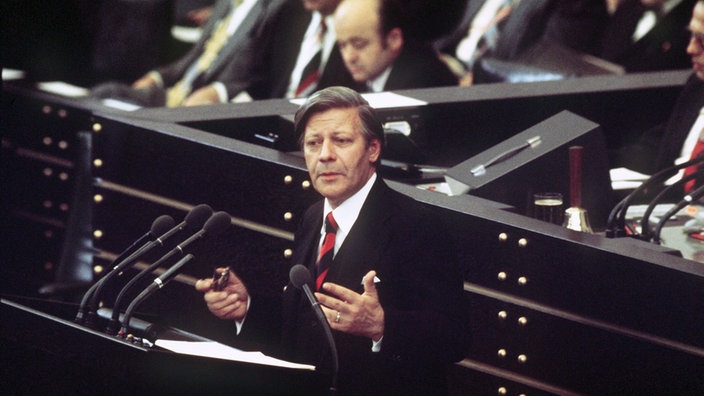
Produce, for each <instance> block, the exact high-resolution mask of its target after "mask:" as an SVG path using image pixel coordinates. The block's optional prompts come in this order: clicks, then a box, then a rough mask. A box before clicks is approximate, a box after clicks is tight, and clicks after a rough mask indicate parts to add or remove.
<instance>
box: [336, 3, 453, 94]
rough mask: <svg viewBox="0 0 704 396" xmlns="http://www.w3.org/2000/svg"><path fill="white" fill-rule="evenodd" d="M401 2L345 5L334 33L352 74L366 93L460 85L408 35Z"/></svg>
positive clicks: (429, 51) (430, 50)
mask: <svg viewBox="0 0 704 396" xmlns="http://www.w3.org/2000/svg"><path fill="white" fill-rule="evenodd" d="M407 22H408V20H407V19H406V18H405V10H404V8H403V4H402V3H401V0H343V1H342V3H341V4H340V5H339V6H338V8H337V11H336V12H335V33H336V35H337V44H338V47H339V48H340V52H341V53H342V58H343V59H344V61H345V66H346V67H347V70H349V72H350V73H351V74H352V77H353V78H354V80H355V81H356V82H357V83H360V84H361V85H362V86H361V87H360V88H359V89H360V90H362V91H370V92H381V91H390V90H398V89H412V88H428V87H438V86H453V85H457V78H456V77H455V75H454V74H453V73H452V71H450V69H449V68H448V67H447V66H446V65H445V64H444V63H443V62H442V61H441V60H440V59H439V57H438V54H437V53H436V52H435V50H434V49H433V48H432V47H431V46H430V45H428V44H426V43H422V42H420V41H419V40H416V39H415V38H414V37H412V36H411V35H408V34H407V33H406V32H407V29H406V25H407Z"/></svg>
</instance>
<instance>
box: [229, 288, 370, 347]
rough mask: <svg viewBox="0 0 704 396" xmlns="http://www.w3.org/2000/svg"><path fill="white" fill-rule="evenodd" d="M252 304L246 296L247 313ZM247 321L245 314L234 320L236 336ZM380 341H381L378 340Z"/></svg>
mask: <svg viewBox="0 0 704 396" xmlns="http://www.w3.org/2000/svg"><path fill="white" fill-rule="evenodd" d="M251 303H252V297H251V296H247V312H249V305H250V304H251ZM245 319H247V314H246V313H245V314H244V317H243V318H242V319H240V320H235V326H236V327H237V335H240V332H241V331H242V325H244V320H245ZM379 341H381V340H379Z"/></svg>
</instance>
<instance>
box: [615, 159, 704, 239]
mask: <svg viewBox="0 0 704 396" xmlns="http://www.w3.org/2000/svg"><path fill="white" fill-rule="evenodd" d="M703 161H704V154H701V155H699V156H697V157H695V158H693V159H691V160H689V161H687V162H683V163H681V164H678V165H674V166H671V167H668V168H665V169H662V170H660V171H658V172H657V173H655V174H653V175H652V176H650V178H648V179H647V180H646V181H644V182H643V183H641V185H640V186H638V187H637V188H636V189H635V190H633V191H632V192H631V193H630V194H628V195H627V196H626V197H625V198H623V199H622V200H621V202H619V203H617V204H616V206H614V207H613V209H612V210H611V212H610V213H609V218H608V220H607V222H606V237H607V238H615V237H622V236H624V231H625V228H626V212H627V211H628V207H629V206H630V205H631V203H632V202H633V200H634V199H635V197H636V196H637V195H638V194H640V193H641V192H643V191H645V190H646V189H648V188H649V187H651V186H652V185H653V184H655V183H656V182H660V181H662V180H663V179H667V178H668V177H670V176H672V175H673V174H675V173H676V171H678V170H680V169H682V168H686V167H688V166H690V165H694V164H697V163H700V162H703Z"/></svg>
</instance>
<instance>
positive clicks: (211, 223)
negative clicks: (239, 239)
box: [203, 211, 231, 235]
mask: <svg viewBox="0 0 704 396" xmlns="http://www.w3.org/2000/svg"><path fill="white" fill-rule="evenodd" d="M230 222H231V217H230V215H229V214H228V213H227V212H222V211H221V212H215V214H213V215H212V216H211V217H210V218H209V219H208V221H206V222H205V225H204V226H203V231H205V233H206V234H207V235H213V234H220V233H221V232H223V231H225V230H226V229H227V227H228V226H229V225H230Z"/></svg>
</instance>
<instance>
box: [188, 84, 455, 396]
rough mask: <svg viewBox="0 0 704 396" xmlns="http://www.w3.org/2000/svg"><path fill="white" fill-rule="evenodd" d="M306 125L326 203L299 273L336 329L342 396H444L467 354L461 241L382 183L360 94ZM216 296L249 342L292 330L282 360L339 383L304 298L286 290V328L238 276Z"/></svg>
mask: <svg viewBox="0 0 704 396" xmlns="http://www.w3.org/2000/svg"><path fill="white" fill-rule="evenodd" d="M294 122H295V129H296V132H297V133H299V136H300V141H301V145H302V149H303V153H304V157H305V161H306V166H307V168H308V171H309V174H310V178H311V181H312V183H313V186H314V187H315V189H316V190H317V191H318V192H319V193H320V194H322V195H323V197H324V198H325V199H324V200H323V201H320V202H318V203H316V204H314V205H313V206H311V207H310V208H309V209H308V210H307V211H306V213H305V214H304V216H303V218H302V221H301V223H300V226H299V229H298V231H297V232H296V235H295V251H294V255H293V260H292V264H303V265H305V266H306V267H308V269H309V270H310V273H311V274H312V282H311V285H310V288H311V289H313V290H314V291H315V296H316V297H317V299H318V301H319V302H320V305H321V307H322V310H323V314H324V316H325V319H326V320H327V323H329V326H330V327H331V329H332V333H333V337H334V340H335V344H336V347H337V350H338V352H339V382H338V386H337V390H338V393H339V394H344V395H376V394H384V395H389V394H403V395H411V394H419V395H420V394H422V395H428V394H433V395H437V394H443V393H444V392H445V391H446V384H445V369H446V368H447V366H448V365H449V364H450V363H452V362H454V361H458V360H460V359H461V358H462V357H463V356H464V355H465V353H466V349H465V348H466V346H465V342H464V340H465V338H466V331H465V326H466V321H467V320H466V309H465V307H464V306H463V302H462V299H463V290H462V288H463V282H462V277H461V275H460V273H459V270H458V267H457V260H456V257H455V253H454V250H453V249H452V242H451V236H450V235H448V234H449V232H444V230H443V228H442V226H441V224H440V221H439V219H438V218H437V217H436V216H434V215H433V213H432V212H430V209H429V208H427V207H425V206H423V205H422V204H420V203H418V202H416V201H414V200H413V199H411V198H409V197H407V196H405V195H402V194H400V193H398V192H395V191H393V190H392V189H391V188H389V187H388V186H387V185H386V184H385V183H384V181H383V180H382V179H381V177H380V176H379V175H378V173H377V168H378V166H379V163H380V156H381V151H382V142H383V138H384V137H383V128H382V126H381V123H380V122H379V121H378V119H377V118H376V116H375V113H374V110H373V109H372V108H371V107H370V106H369V104H368V103H367V102H366V101H365V100H364V99H363V98H362V97H361V96H360V95H359V94H358V93H356V92H355V91H353V90H350V89H347V88H342V87H331V88H327V89H324V90H321V91H318V92H317V93H315V94H313V95H312V96H311V97H310V98H309V99H308V100H307V101H306V103H305V104H303V105H302V106H301V108H300V109H299V110H298V111H297V113H296V116H295V120H294ZM294 283H295V281H294ZM211 285H212V280H210V279H203V280H199V281H198V282H197V284H196V289H197V290H199V291H201V292H204V293H205V294H204V299H205V301H206V303H207V305H208V309H209V310H210V311H211V312H212V313H213V314H214V315H216V316H217V317H219V318H221V319H227V320H233V321H235V322H236V324H237V333H238V334H239V335H238V337H240V336H243V335H245V334H246V333H247V332H250V334H251V331H260V330H259V329H261V331H265V332H267V331H269V332H270V331H271V328H272V327H277V328H280V330H281V334H282V337H281V342H280V343H279V340H273V342H274V343H277V349H276V350H277V355H279V357H281V358H284V359H288V360H292V361H296V362H301V363H309V364H314V365H315V366H316V367H317V370H319V371H320V372H323V373H330V374H333V373H332V372H331V367H333V365H332V363H331V355H330V347H329V345H328V343H327V342H326V338H325V336H324V332H323V329H322V328H321V325H320V323H318V322H317V321H316V320H315V316H314V313H313V310H312V307H311V303H310V302H309V301H308V300H307V299H306V296H305V295H304V294H303V292H302V291H301V290H300V289H298V288H296V287H293V285H291V284H289V285H288V286H287V287H286V288H285V290H284V291H283V296H282V298H281V300H279V304H280V307H281V311H282V315H281V317H279V315H276V314H273V313H272V311H271V310H269V311H268V312H262V310H263V309H266V308H265V307H267V304H266V303H261V302H259V301H257V297H258V296H257V295H256V293H255V292H256V291H253V293H250V290H248V289H247V286H246V285H244V284H243V283H242V281H241V280H240V279H239V278H238V277H237V276H234V274H232V275H231V276H230V277H229V280H228V283H227V285H226V286H225V288H224V290H223V291H213V290H212V289H211ZM298 286H300V285H298ZM274 312H275V310H274ZM250 326H251V329H248V327H250ZM233 327H234V326H233ZM233 334H234V330H233ZM293 393H294V394H295V392H293Z"/></svg>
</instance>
